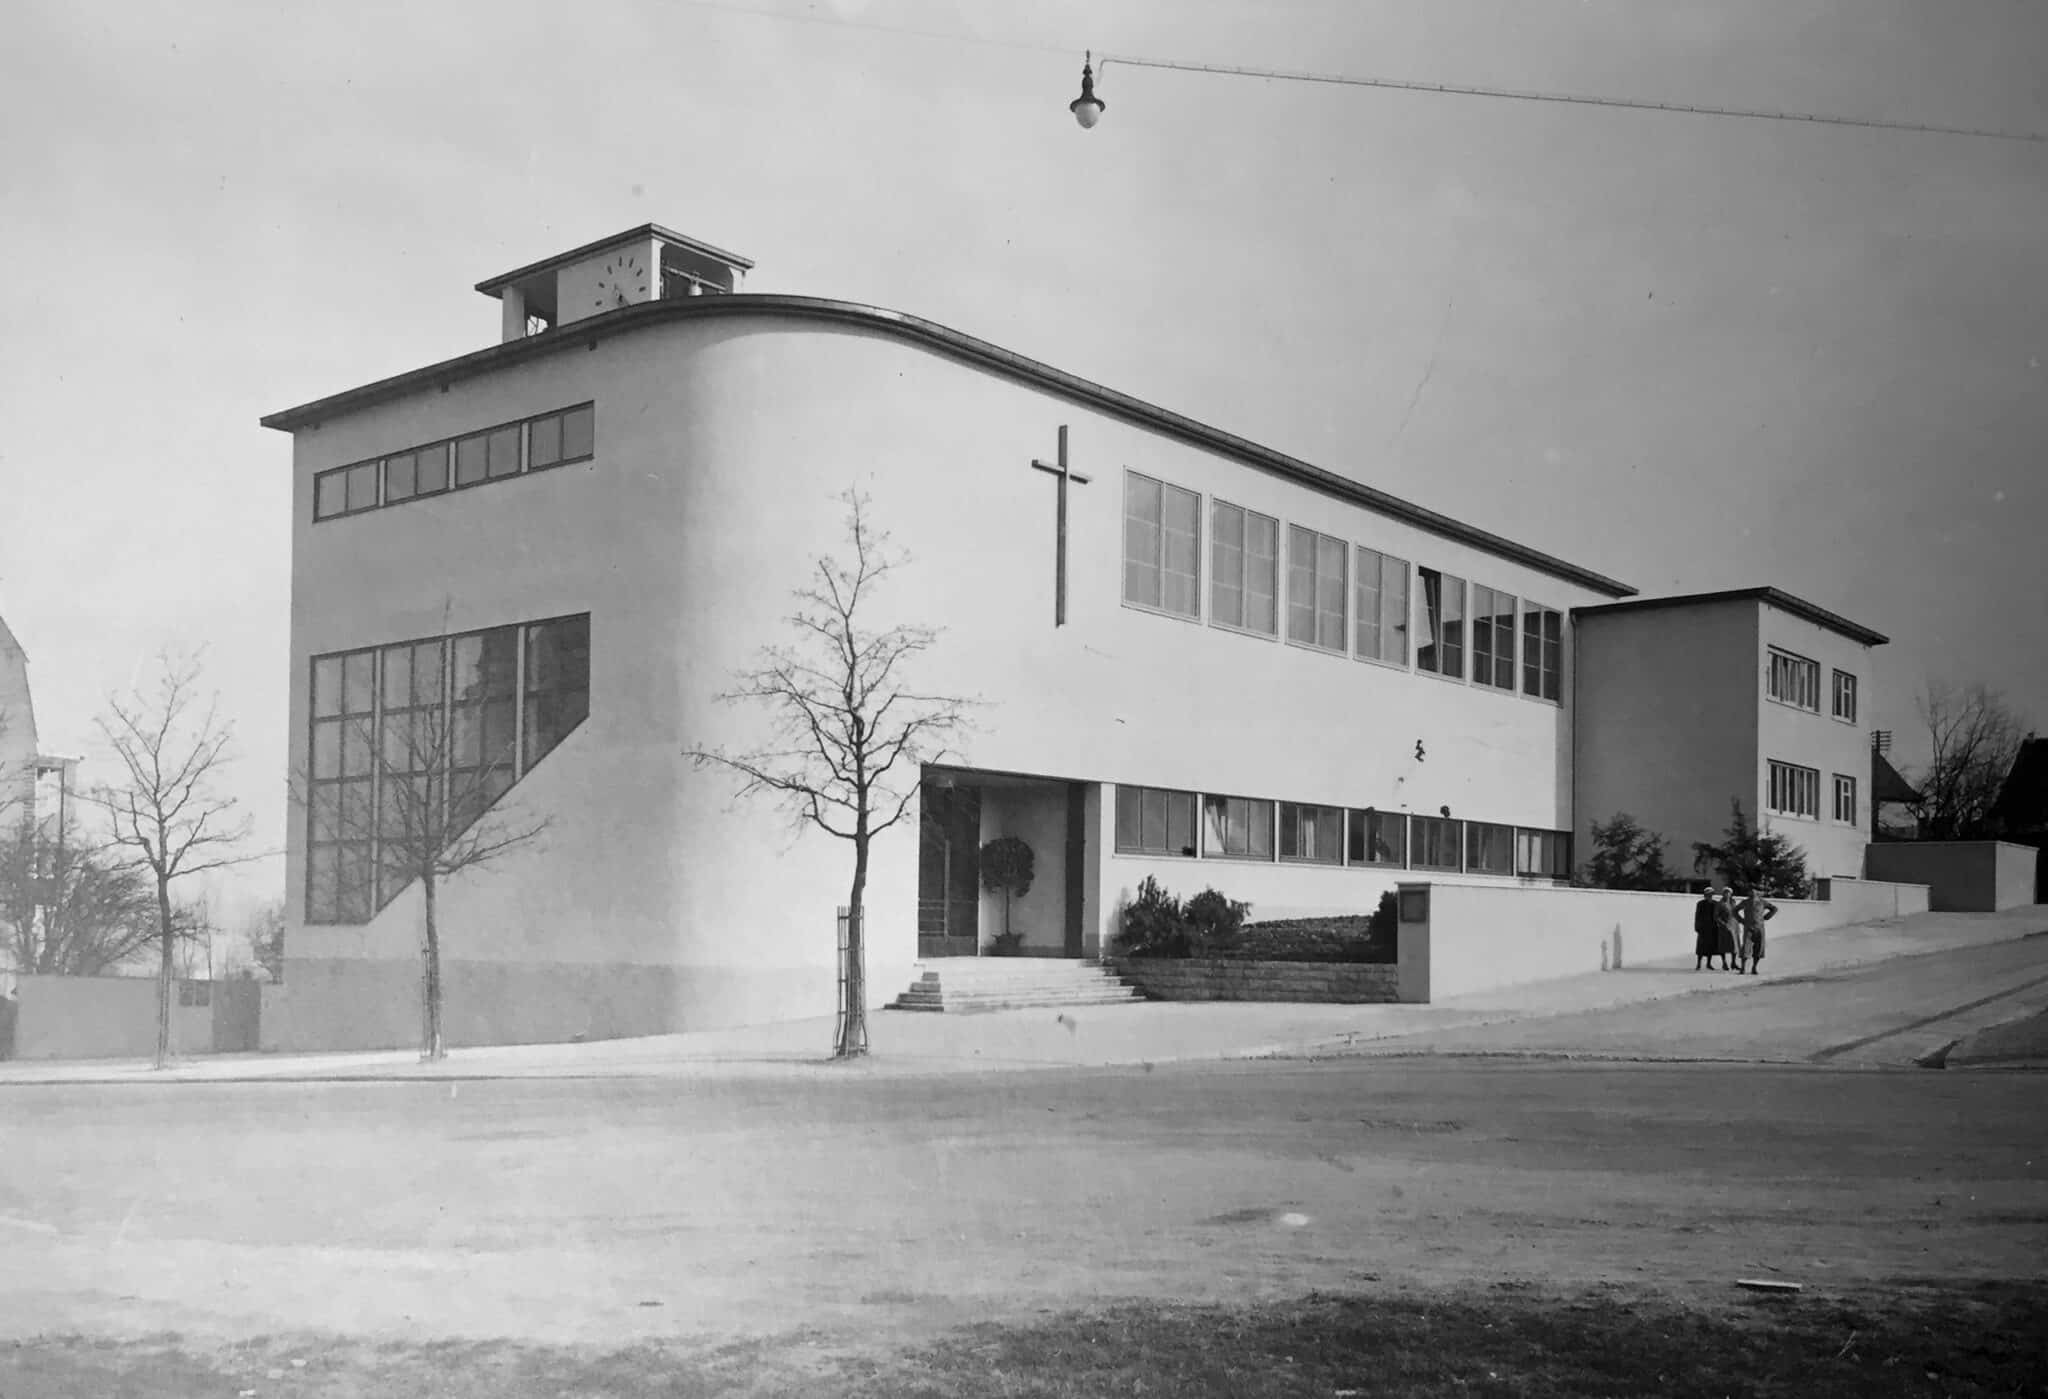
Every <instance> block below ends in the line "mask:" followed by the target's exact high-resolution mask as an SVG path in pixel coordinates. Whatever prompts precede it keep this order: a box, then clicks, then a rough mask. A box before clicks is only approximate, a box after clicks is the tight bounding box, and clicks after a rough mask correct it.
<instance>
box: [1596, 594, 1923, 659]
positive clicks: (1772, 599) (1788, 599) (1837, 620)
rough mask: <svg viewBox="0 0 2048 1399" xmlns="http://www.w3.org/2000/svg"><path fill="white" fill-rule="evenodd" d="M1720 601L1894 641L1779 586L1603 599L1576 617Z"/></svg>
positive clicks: (1855, 637)
mask: <svg viewBox="0 0 2048 1399" xmlns="http://www.w3.org/2000/svg"><path fill="white" fill-rule="evenodd" d="M1716 602H1761V603H1764V604H1766V605H1768V606H1771V607H1775V608H1777V609H1778V610H1779V611H1780V612H1789V613H1791V614H1792V615H1793V616H1794V617H1804V618H1805V619H1806V620H1807V621H1809V622H1812V623H1813V624H1814V625H1815V626H1821V627H1826V628H1827V629H1828V630H1829V631H1833V632H1839V633H1841V634H1842V635H1843V636H1846V637H1848V638H1849V639H1850V640H1852V641H1860V642H1862V643H1863V644H1864V645H1865V646H1883V645H1884V644H1885V643H1887V642H1888V641H1890V640H1891V638H1890V637H1888V636H1886V635H1885V634H1884V633H1883V632H1880V631H1872V630H1871V629H1870V628H1869V627H1866V626H1864V625H1863V624H1862V623H1860V622H1852V621H1850V620H1849V619H1848V618H1847V617H1844V616H1842V615H1841V614H1840V613H1836V612H1830V611H1828V610H1827V609H1826V608H1825V607H1822V606H1820V605H1819V604H1818V603H1812V602H1808V601H1807V600H1806V599H1805V598H1799V597H1794V596H1792V594H1790V593H1788V592H1784V591H1781V590H1780V589H1777V588H1731V589H1729V590H1728V591H1726V592H1720V593H1681V594H1678V595H1676V596H1673V597H1643V598H1630V599H1629V600H1628V601H1626V602H1602V603H1595V604H1593V605H1592V606H1590V607H1574V608H1573V609H1572V615H1573V616H1574V617H1585V616H1597V615H1599V614H1600V613H1603V612H1642V611H1646V610H1647V609H1649V608H1653V607H1704V606H1707V605H1708V604H1711V603H1716Z"/></svg>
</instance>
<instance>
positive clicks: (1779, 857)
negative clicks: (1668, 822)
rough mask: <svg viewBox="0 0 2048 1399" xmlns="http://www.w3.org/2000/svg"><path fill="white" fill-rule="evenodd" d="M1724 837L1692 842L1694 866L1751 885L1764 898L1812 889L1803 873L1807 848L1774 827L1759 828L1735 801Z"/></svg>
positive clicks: (1738, 886) (1801, 894) (1735, 883)
mask: <svg viewBox="0 0 2048 1399" xmlns="http://www.w3.org/2000/svg"><path fill="white" fill-rule="evenodd" d="M1733 805H1734V816H1733V818H1732V819H1731V820H1730V821H1729V822H1728V829H1727V831H1726V832H1725V833H1724V835H1725V838H1724V839H1723V840H1722V841H1721V842H1720V843H1719V844H1715V843H1713V842H1711V841H1704V840H1698V841H1694V842H1693V847H1692V851H1693V867H1694V868H1695V869H1697V870H1699V871H1700V872H1701V873H1707V872H1710V871H1711V872H1715V873H1718V874H1720V876H1721V877H1722V878H1723V879H1725V880H1727V881H1728V883H1729V884H1731V885H1733V886H1734V887H1735V888H1736V889H1739V890H1749V889H1754V890H1756V891H1757V892H1759V893H1761V894H1763V895H1764V896H1765V897H1766V898H1774V899H1803V898H1806V897H1808V896H1809V895H1810V894H1811V893H1812V892H1813V884H1812V881H1810V880H1809V879H1808V878H1807V877H1806V852H1805V851H1803V850H1801V849H1800V848H1799V847H1798V846H1796V845H1794V844H1793V843H1792V842H1791V841H1789V840H1787V839H1786V838H1785V837H1783V836H1781V835H1779V834H1778V833H1777V832H1775V831H1760V830H1758V829H1757V828H1756V827H1755V826H1752V825H1750V823H1749V818H1748V817H1747V816H1745V815H1743V813H1742V802H1741V801H1740V799H1737V800H1736V801H1735V802H1734V803H1733Z"/></svg>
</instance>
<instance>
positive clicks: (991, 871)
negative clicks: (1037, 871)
mask: <svg viewBox="0 0 2048 1399" xmlns="http://www.w3.org/2000/svg"><path fill="white" fill-rule="evenodd" d="M1033 863H1034V856H1033V855H1032V853H1031V847H1030V846H1029V845H1028V844H1026V843H1025V842H1024V841H1023V840H1021V839H1019V838H1018V837H1016V836H997V837H996V838H995V839H994V840H992V841H990V842H989V843H988V844H986V845H984V846H982V847H981V887H982V888H984V889H986V890H988V892H989V893H991V894H1001V895H1002V896H1003V930H1002V931H1001V932H1000V933H997V934H996V936H995V955H996V956H998V957H1014V956H1016V955H1017V952H1018V949H1020V948H1021V947H1023V945H1024V934H1022V933H1019V932H1013V931H1011V929H1010V900H1011V899H1012V898H1019V899H1021V898H1023V897H1024V896H1025V895H1026V894H1028V893H1030V892H1031V876H1032V873H1033V871H1032V865H1033Z"/></svg>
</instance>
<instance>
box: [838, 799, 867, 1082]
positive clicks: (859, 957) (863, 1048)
mask: <svg viewBox="0 0 2048 1399" xmlns="http://www.w3.org/2000/svg"><path fill="white" fill-rule="evenodd" d="M853 829H854V835H853V898H852V901H851V902H849V903H848V904H847V906H846V909H847V912H846V984H845V988H844V990H843V991H842V992H841V1000H840V1004H839V1010H840V1016H839V1044H838V1046H837V1047H836V1048H835V1049H834V1050H833V1054H832V1057H833V1058H835V1059H858V1058H860V1057H861V1056H862V1055H864V1054H866V1053H867V1052H868V993H867V969H866V962H867V952H866V944H867V936H866V930H865V929H864V927H863V926H862V925H863V924H864V923H865V922H866V921H867V919H866V913H865V911H864V910H863V909H862V908H861V903H860V901H861V899H862V898H864V897H866V895H867V888H868V821H867V812H866V810H865V809H863V810H862V811H861V812H860V813H859V814H858V816H857V817H856V819H855V824H854V828H853Z"/></svg>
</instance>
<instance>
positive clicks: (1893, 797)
mask: <svg viewBox="0 0 2048 1399" xmlns="http://www.w3.org/2000/svg"><path fill="white" fill-rule="evenodd" d="M1870 800H1871V801H1872V802H1873V803H1878V804H1882V803H1884V802H1916V801H1919V800H1920V792H1919V790H1918V789H1917V788H1915V787H1914V786H1913V784H1912V783H1910V782H1908V781H1907V780H1906V779H1905V778H1903V777H1901V776H1899V770H1898V769H1897V768H1895V767H1893V766H1892V760H1891V759H1890V758H1887V757H1886V756H1885V755H1884V754H1882V753H1880V752H1878V751H1877V750H1876V749H1875V748H1873V749H1871V750H1870Z"/></svg>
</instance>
